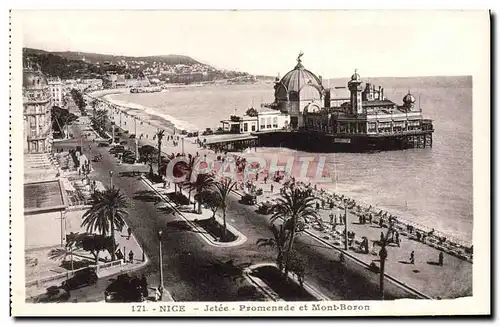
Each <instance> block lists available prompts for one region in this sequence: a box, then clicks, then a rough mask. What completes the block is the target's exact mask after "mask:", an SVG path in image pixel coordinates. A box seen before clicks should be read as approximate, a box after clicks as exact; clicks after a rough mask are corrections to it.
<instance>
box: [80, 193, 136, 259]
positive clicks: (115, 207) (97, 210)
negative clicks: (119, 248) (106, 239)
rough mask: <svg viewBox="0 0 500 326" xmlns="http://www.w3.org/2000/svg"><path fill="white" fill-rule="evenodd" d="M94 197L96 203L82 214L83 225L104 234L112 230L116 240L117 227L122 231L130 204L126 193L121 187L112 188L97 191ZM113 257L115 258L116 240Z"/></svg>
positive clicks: (88, 229)
mask: <svg viewBox="0 0 500 326" xmlns="http://www.w3.org/2000/svg"><path fill="white" fill-rule="evenodd" d="M93 197H94V204H93V205H92V207H91V208H90V209H89V210H88V211H87V212H85V214H83V216H82V218H83V222H82V226H86V227H87V232H93V231H98V232H99V233H100V234H102V235H107V234H108V232H110V233H111V237H112V238H113V240H114V239H115V228H116V229H118V230H120V231H121V230H122V229H123V227H124V225H125V221H124V217H125V216H126V215H127V214H128V213H127V211H126V210H125V208H126V207H127V206H128V205H127V200H126V198H125V195H124V194H123V193H122V192H121V191H120V189H117V188H111V189H107V190H105V191H103V192H95V193H94V194H93ZM111 259H112V260H115V246H114V241H113V250H112V252H111Z"/></svg>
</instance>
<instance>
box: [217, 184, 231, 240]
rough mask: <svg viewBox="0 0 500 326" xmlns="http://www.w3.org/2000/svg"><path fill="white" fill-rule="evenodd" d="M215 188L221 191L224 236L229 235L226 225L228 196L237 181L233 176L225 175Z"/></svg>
mask: <svg viewBox="0 0 500 326" xmlns="http://www.w3.org/2000/svg"><path fill="white" fill-rule="evenodd" d="M214 186H215V188H216V189H217V191H218V192H219V195H220V198H221V205H220V207H221V208H222V220H223V222H224V225H223V230H224V231H223V232H224V233H223V234H224V238H225V237H226V235H227V227H226V209H227V196H228V195H229V193H230V192H231V190H233V188H234V187H235V186H236V182H234V181H233V180H232V179H231V178H228V177H225V178H222V180H220V181H218V182H215V183H214Z"/></svg>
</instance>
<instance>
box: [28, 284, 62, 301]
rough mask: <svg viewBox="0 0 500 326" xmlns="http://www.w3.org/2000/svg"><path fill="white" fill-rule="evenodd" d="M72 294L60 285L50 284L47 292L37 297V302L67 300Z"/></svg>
mask: <svg viewBox="0 0 500 326" xmlns="http://www.w3.org/2000/svg"><path fill="white" fill-rule="evenodd" d="M70 296H71V295H70V294H69V292H68V291H66V290H65V289H63V288H61V287H58V286H50V287H48V288H47V292H45V293H44V294H42V295H41V296H39V297H38V298H37V299H36V302H65V301H68V300H69V298H70Z"/></svg>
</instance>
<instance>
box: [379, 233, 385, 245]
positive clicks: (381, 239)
mask: <svg viewBox="0 0 500 326" xmlns="http://www.w3.org/2000/svg"><path fill="white" fill-rule="evenodd" d="M384 239H385V238H384V232H380V243H383V242H384Z"/></svg>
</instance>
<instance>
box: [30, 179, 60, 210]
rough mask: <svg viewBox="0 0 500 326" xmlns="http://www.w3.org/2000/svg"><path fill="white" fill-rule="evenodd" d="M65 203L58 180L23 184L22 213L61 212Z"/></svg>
mask: <svg viewBox="0 0 500 326" xmlns="http://www.w3.org/2000/svg"><path fill="white" fill-rule="evenodd" d="M64 208H65V202H64V197H63V189H62V188H61V184H60V182H59V180H51V181H42V182H33V183H25V184H24V211H25V213H32V212H35V211H46V210H63V209H64Z"/></svg>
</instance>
